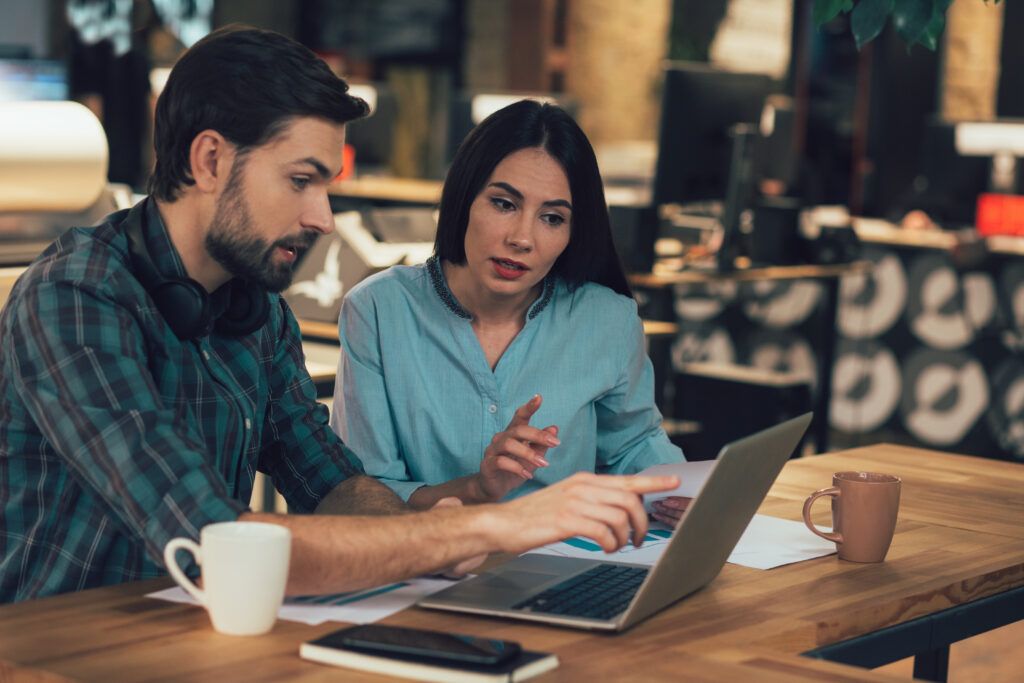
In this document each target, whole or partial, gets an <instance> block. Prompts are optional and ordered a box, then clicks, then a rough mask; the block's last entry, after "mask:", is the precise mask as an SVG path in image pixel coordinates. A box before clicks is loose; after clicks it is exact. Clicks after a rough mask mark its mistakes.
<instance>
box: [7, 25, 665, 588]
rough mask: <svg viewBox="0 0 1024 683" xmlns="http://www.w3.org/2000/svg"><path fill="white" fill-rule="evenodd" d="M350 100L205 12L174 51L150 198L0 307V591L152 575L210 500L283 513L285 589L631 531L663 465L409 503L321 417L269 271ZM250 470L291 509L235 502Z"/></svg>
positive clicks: (287, 247)
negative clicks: (268, 480) (513, 493)
mask: <svg viewBox="0 0 1024 683" xmlns="http://www.w3.org/2000/svg"><path fill="white" fill-rule="evenodd" d="M366 113H367V106H366V103H365V102H363V101H362V100H360V99H358V98H356V97H353V96H351V95H349V94H348V86H347V84H346V83H345V82H344V81H343V80H341V79H339V78H338V77H336V76H335V75H334V74H332V73H331V71H330V70H329V69H328V68H327V66H326V65H325V64H324V63H323V61H322V60H320V59H319V58H318V57H316V55H314V54H313V53H312V52H310V51H309V50H308V49H306V48H305V47H303V46H301V45H299V44H298V43H296V42H294V41H292V40H290V39H288V38H286V37H284V36H281V35H279V34H276V33H271V32H268V31H259V30H255V29H245V30H236V29H229V30H221V31H218V32H216V33H214V34H211V35H210V36H207V37H206V38H204V39H203V40H201V41H200V42H198V43H197V44H196V45H195V46H193V47H192V48H191V49H190V50H189V51H188V52H187V53H185V55H183V56H182V58H181V59H180V60H179V62H178V63H177V65H176V66H175V67H174V69H173V70H172V72H171V75H170V77H169V80H168V81H167V85H166V87H165V89H164V91H163V93H162V94H161V96H160V99H159V101H158V103H157V110H156V124H155V129H154V139H155V147H156V155H157V163H156V167H155V170H154V173H153V177H152V180H151V183H150V195H149V197H147V198H146V199H144V200H143V201H141V202H140V203H139V204H137V205H136V206H135V207H133V208H131V209H128V210H125V211H120V212H118V213H114V214H112V215H110V216H108V217H107V218H106V219H105V220H104V221H103V222H102V223H101V224H99V225H98V226H94V227H91V228H73V229H71V230H69V231H68V232H67V233H65V234H64V235H63V236H62V237H61V238H60V239H58V240H57V241H56V242H54V243H53V244H52V245H51V246H50V247H49V248H47V249H46V251H44V252H43V253H42V254H41V255H40V256H39V258H38V259H36V261H35V262H34V263H33V264H32V265H31V266H30V267H29V268H28V269H27V270H26V272H25V274H24V275H23V276H22V277H21V278H20V279H19V281H18V283H17V284H16V285H15V287H14V289H13V291H12V293H11V296H10V299H9V300H8V303H7V306H6V307H5V308H4V310H3V312H2V314H0V338H2V339H3V340H4V343H3V345H2V347H0V602H8V601H17V600H25V599H31V598H37V597H42V596H45V595H50V594H54V593H61V592H66V591H73V590H81V589H84V588H89V587H93V586H100V585H107V584H115V583H122V582H125V581H133V580H139V579H145V578H150V577H155V576H162V575H164V574H165V568H164V565H163V558H162V554H163V549H164V546H165V545H166V543H167V542H168V541H169V540H170V539H172V538H174V537H178V536H186V537H189V538H192V539H194V540H198V538H199V530H200V529H201V528H202V527H203V526H205V525H207V524H210V523H214V522H222V521H232V520H259V521H264V522H270V523H273V524H280V525H283V526H286V527H288V528H289V529H290V530H291V532H292V539H293V541H292V543H293V545H292V553H291V557H292V560H291V567H290V570H289V576H288V587H287V590H288V592H289V593H292V594H302V593H320V592H339V591H345V590H354V589H358V588H363V587H367V586H371V585H374V584H380V583H384V582H389V581H394V580H399V579H402V578H405V577H409V576H415V575H417V574H421V573H425V572H430V571H436V570H439V569H444V568H448V567H456V566H459V565H460V564H461V565H463V566H464V565H465V563H467V562H471V561H472V560H473V559H474V558H479V557H480V556H482V555H485V554H487V553H489V552H493V551H502V552H509V553H521V552H524V551H525V550H527V549H529V548H532V547H536V546H539V545H543V544H546V543H550V542H553V541H556V540H560V539H564V538H567V537H569V536H573V535H577V534H580V535H584V536H588V537H590V538H592V539H594V540H595V541H597V542H598V543H600V544H601V545H602V546H603V547H605V549H606V550H608V551H609V552H611V551H613V550H615V549H617V548H618V547H620V546H622V545H623V544H625V543H626V542H628V540H629V538H630V536H631V535H633V538H634V539H638V538H643V535H644V533H645V531H646V528H647V520H646V516H645V514H644V512H643V507H642V505H641V504H640V500H639V496H638V495H637V494H640V493H644V492H647V491H655V490H664V489H668V488H671V487H673V486H675V485H676V484H677V483H678V482H677V481H676V480H675V479H674V478H665V477H653V478H644V477H613V476H597V475H593V474H580V475H576V476H575V477H571V478H569V479H567V480H565V481H563V482H560V483H558V484H556V485H553V486H550V487H548V488H547V489H545V490H543V491H539V492H537V493H534V494H531V495H529V496H524V497H523V498H520V499H518V500H516V501H512V502H509V503H504V504H488V505H477V506H472V507H462V506H460V505H457V504H454V503H457V501H441V503H439V504H438V506H437V507H435V509H432V510H428V511H425V512H418V513H411V512H410V511H409V510H408V508H407V507H406V506H405V505H404V503H402V501H401V500H400V499H399V498H398V497H397V496H395V494H394V493H392V492H391V490H390V489H388V488H387V487H385V486H384V485H382V484H380V483H378V482H376V481H375V480H373V479H371V478H368V477H365V476H362V466H361V464H360V461H359V458H358V457H357V455H356V454H354V453H353V452H352V451H351V450H349V449H348V448H346V447H345V445H344V444H343V443H342V442H341V440H340V439H339V438H338V437H337V436H336V435H335V434H334V432H333V431H332V430H331V429H330V427H329V426H328V420H327V409H326V408H325V407H324V406H322V405H320V404H318V403H317V402H316V396H315V391H314V387H313V383H312V381H311V379H310V377H309V375H308V373H307V372H306V370H305V366H304V361H303V353H302V344H301V338H300V336H299V330H298V325H297V323H296V321H295V318H294V317H293V316H292V314H291V312H290V311H289V309H288V306H287V304H286V303H285V301H284V299H282V298H281V297H280V295H279V292H281V291H282V290H283V289H285V288H286V287H287V286H288V285H289V283H290V281H291V278H292V272H293V268H294V265H295V263H296V261H297V260H298V259H299V257H300V256H301V254H302V252H303V251H304V250H305V249H307V248H308V247H309V246H310V245H311V244H312V243H313V241H314V240H315V239H316V238H317V236H318V235H320V234H323V233H326V232H329V231H330V230H331V229H332V227H333V225H334V223H333V217H332V215H331V210H330V205H329V202H328V192H327V189H328V185H329V184H330V182H331V180H332V179H333V178H334V177H335V176H337V175H338V173H339V172H340V171H341V163H342V147H343V145H344V138H345V124H346V123H347V122H349V121H351V120H354V119H356V118H359V117H361V116H364V115H365V114H366ZM430 408H431V407H430V406H424V410H429V409H430ZM439 455H441V454H439ZM257 470H259V471H262V472H265V473H267V474H268V475H270V476H271V477H272V479H273V483H274V485H275V487H276V488H277V490H278V491H280V492H281V494H282V495H283V496H284V497H285V499H286V500H287V501H288V505H289V509H290V510H291V511H292V512H293V513H299V514H287V515H277V514H271V513H254V512H252V511H250V509H249V507H248V501H249V499H250V497H251V494H252V485H253V478H254V476H255V472H256V471H257ZM314 512H315V513H317V514H302V513H314ZM396 513H399V514H396ZM186 571H187V572H189V573H192V574H196V573H197V572H198V568H197V567H196V566H195V564H194V563H193V564H191V565H189V566H188V567H187V568H186Z"/></svg>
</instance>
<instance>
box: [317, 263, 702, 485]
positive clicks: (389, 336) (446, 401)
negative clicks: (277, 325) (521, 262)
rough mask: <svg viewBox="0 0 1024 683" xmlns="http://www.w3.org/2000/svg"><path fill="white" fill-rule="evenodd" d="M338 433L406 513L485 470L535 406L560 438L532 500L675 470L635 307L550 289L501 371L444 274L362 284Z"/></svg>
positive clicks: (343, 371)
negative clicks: (523, 410)
mask: <svg viewBox="0 0 1024 683" xmlns="http://www.w3.org/2000/svg"><path fill="white" fill-rule="evenodd" d="M339 332H340V339H341V361H340V363H339V367H338V382H337V385H336V387H335V392H334V411H333V414H332V416H331V426H332V427H334V430H335V431H336V432H338V433H339V434H340V435H341V437H342V439H343V440H344V441H345V443H346V444H347V445H348V446H349V447H350V448H351V449H352V450H354V451H355V453H356V454H357V455H358V456H359V457H360V459H361V460H362V461H363V465H364V467H365V469H366V473H367V474H369V475H372V476H375V477H377V478H378V479H379V480H381V481H382V482H383V483H385V484H386V485H388V486H389V487H391V489H392V490H394V491H395V493H396V494H398V495H399V496H400V497H401V498H402V499H403V500H408V498H409V496H410V495H412V493H413V491H415V490H416V489H417V488H419V487H421V486H423V485H424V484H440V483H443V482H445V481H448V480H449V479H454V478H456V477H461V476H464V475H467V474H472V473H475V472H477V471H479V468H480V460H481V458H482V457H483V454H484V449H485V448H487V446H488V445H489V444H490V442H491V438H492V437H493V436H494V434H496V433H497V432H500V431H502V430H504V429H505V427H506V426H507V425H508V423H509V420H510V419H511V418H512V414H513V412H515V409H516V408H518V407H519V406H521V405H522V404H524V403H526V402H527V401H528V400H530V398H531V397H532V396H533V395H534V394H540V395H541V396H542V397H543V403H542V405H541V407H540V409H539V410H538V411H537V413H536V414H535V415H534V417H533V419H532V420H531V422H530V424H532V425H533V426H535V427H538V428H543V427H546V426H548V425H558V428H559V434H558V436H559V440H560V441H561V445H560V446H558V447H556V448H552V449H550V450H549V451H548V453H547V455H546V459H547V460H548V462H550V463H551V465H550V466H549V467H543V468H540V469H538V470H537V471H536V472H535V473H534V479H532V480H530V481H527V482H526V483H525V484H523V485H522V486H521V487H519V488H518V489H516V490H515V491H514V492H513V493H512V494H510V495H511V496H517V495H522V494H525V493H528V492H530V491H533V490H536V489H538V488H540V487H542V486H545V485H547V484H551V483H554V482H556V481H559V480H561V479H564V478H565V477H567V476H569V475H571V474H573V473H574V472H578V471H581V470H585V471H591V472H593V471H597V472H611V473H619V474H629V473H634V472H638V471H640V470H642V469H644V468H645V467H648V466H650V465H655V464H659V463H668V462H679V461H680V460H682V459H683V455H682V452H681V451H680V450H679V449H678V448H677V447H676V446H674V445H673V444H672V443H671V442H670V441H669V440H668V437H667V435H666V434H665V432H664V430H663V429H662V428H661V414H660V413H659V412H658V409H657V408H656V407H655V405H654V369H653V367H652V365H651V362H650V359H648V357H647V354H646V351H645V342H644V335H643V326H642V323H641V321H640V318H639V317H638V315H637V308H636V302H634V301H633V300H632V299H630V298H628V297H625V296H621V295H619V294H616V293H615V292H613V291H612V290H610V289H608V288H606V287H602V286H600V285H597V284H593V283H588V284H585V285H583V286H581V287H579V288H577V289H576V290H575V291H571V292H570V291H569V289H568V287H566V285H565V284H563V283H556V282H554V281H552V280H551V278H549V280H548V281H547V282H545V288H544V292H543V294H542V295H541V296H540V297H539V298H538V299H537V301H536V302H535V303H534V304H533V305H532V306H531V308H530V310H529V312H528V313H527V320H526V325H525V326H524V327H523V329H522V331H521V332H520V333H519V334H518V335H517V336H516V338H515V339H514V340H513V341H512V343H511V344H510V345H509V347H508V349H507V350H506V351H505V353H504V355H502V357H501V360H499V361H498V364H497V366H496V367H495V368H494V371H493V372H492V371H491V368H490V366H489V365H488V363H487V360H486V358H485V356H484V352H483V349H482V348H481V347H480V343H479V341H478V340H477V338H476V335H475V334H474V332H473V329H472V327H471V326H470V316H469V314H468V313H467V312H466V311H465V310H464V309H463V308H462V307H461V306H460V305H459V303H458V301H457V300H456V299H455V297H454V296H453V295H452V293H451V291H450V290H449V289H448V285H447V283H446V282H445V278H444V275H443V271H442V269H441V267H440V264H439V263H438V262H437V261H436V260H435V259H431V260H430V261H428V262H427V264H425V265H421V266H396V267H394V268H390V269H389V270H387V271H384V272H382V273H378V274H376V275H374V276H373V277H370V278H367V279H366V280H364V281H363V282H361V283H359V284H358V285H357V286H356V287H353V288H352V290H351V291H350V292H349V293H348V295H347V296H346V298H345V300H344V302H343V304H342V307H341V317H340V321H339Z"/></svg>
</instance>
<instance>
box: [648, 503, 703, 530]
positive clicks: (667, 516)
mask: <svg viewBox="0 0 1024 683" xmlns="http://www.w3.org/2000/svg"><path fill="white" fill-rule="evenodd" d="M692 501H693V498H683V497H682V496H669V497H668V498H662V499H661V500H656V501H654V502H653V503H651V508H653V510H652V512H651V517H653V518H654V519H656V520H658V521H659V522H661V523H662V524H668V525H669V526H672V527H674V526H675V525H676V524H678V523H679V520H680V519H682V517H683V513H684V512H686V508H688V507H689V506H690V503H691V502H692Z"/></svg>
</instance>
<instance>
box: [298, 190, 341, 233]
mask: <svg viewBox="0 0 1024 683" xmlns="http://www.w3.org/2000/svg"><path fill="white" fill-rule="evenodd" d="M301 222H302V227H304V228H310V229H312V230H316V231H317V232H319V233H320V234H321V235H326V234H327V233H329V232H330V231H331V230H333V229H334V214H332V213H331V202H330V199H329V198H328V196H327V193H326V192H324V194H323V196H322V197H319V198H318V199H317V200H316V201H315V204H314V205H313V206H311V207H310V208H309V209H308V210H307V212H306V213H305V214H303V216H302V220H301Z"/></svg>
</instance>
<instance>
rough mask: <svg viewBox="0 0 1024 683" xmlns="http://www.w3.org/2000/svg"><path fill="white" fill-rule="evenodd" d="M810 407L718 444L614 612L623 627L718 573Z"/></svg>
mask: <svg viewBox="0 0 1024 683" xmlns="http://www.w3.org/2000/svg"><path fill="white" fill-rule="evenodd" d="M811 417H812V414H811V413H806V414H804V415H801V416H800V417H796V418H793V419H792V420H788V421H786V422H783V423H782V424H779V425H776V426H774V427H770V428H768V429H765V430H764V431H760V432H757V433H756V434H752V435H750V436H748V437H746V438H744V439H740V440H738V441H734V442H732V443H730V444H727V445H726V446H725V447H723V448H722V450H721V452H720V453H719V455H718V458H717V464H716V465H715V468H714V470H712V472H711V474H710V475H709V476H708V479H707V481H706V482H705V484H704V487H703V488H702V489H701V491H700V494H699V495H698V496H697V497H696V498H695V499H694V500H693V502H692V503H691V504H690V507H689V508H688V509H687V511H686V514H685V515H683V518H682V521H680V523H679V525H678V527H677V528H676V531H675V533H674V534H673V535H672V540H671V541H670V542H669V544H668V546H667V547H666V548H665V552H664V554H663V555H662V556H661V558H660V559H659V561H658V562H657V564H655V565H654V566H653V567H652V568H651V571H650V573H649V574H648V575H647V580H646V581H644V583H643V585H642V586H641V587H640V590H638V591H637V593H636V595H635V596H634V598H633V602H632V603H631V604H630V606H629V608H628V609H627V610H626V611H625V612H624V613H623V614H622V616H621V617H619V623H618V627H619V629H625V628H628V627H629V626H632V625H633V624H635V623H637V622H639V621H641V620H643V619H645V618H647V617H648V616H650V615H651V614H653V613H655V612H657V611H659V610H661V609H663V608H665V607H667V606H669V605H671V604H672V603H674V602H676V601H677V600H680V599H681V598H683V597H684V596H686V595H688V594H690V593H692V592H694V591H695V590H697V589H699V588H701V587H703V586H705V585H707V584H708V583H710V582H711V580H712V579H714V578H715V577H716V576H718V572H720V571H721V570H722V566H723V565H724V564H725V561H726V560H727V559H728V557H729V554H730V553H731V552H732V550H733V548H735V547H736V543H737V542H739V540H740V536H742V535H743V532H744V531H745V530H746V528H747V525H749V524H750V520H751V519H753V517H754V514H755V513H756V512H757V509H758V508H759V507H760V506H761V503H762V502H763V501H764V498H765V496H767V495H768V490H769V489H770V488H771V487H772V484H773V483H774V482H775V479H776V477H778V476H779V472H781V471H782V468H783V466H784V465H785V464H786V461H787V460H788V459H789V457H790V455H792V453H793V450H794V449H795V448H796V447H797V445H798V444H799V443H800V439H801V438H802V437H803V435H804V432H806V431H807V427H808V425H810V423H811Z"/></svg>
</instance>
